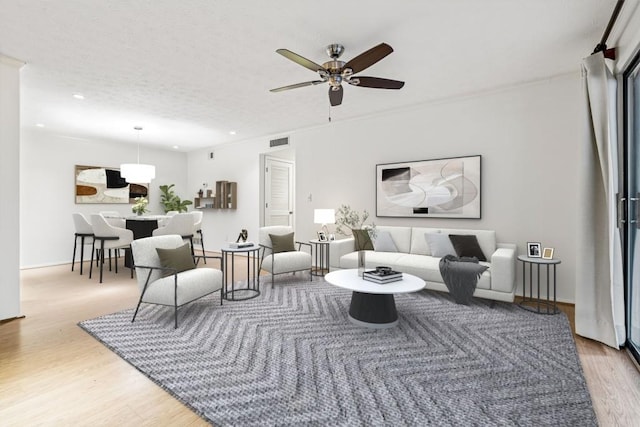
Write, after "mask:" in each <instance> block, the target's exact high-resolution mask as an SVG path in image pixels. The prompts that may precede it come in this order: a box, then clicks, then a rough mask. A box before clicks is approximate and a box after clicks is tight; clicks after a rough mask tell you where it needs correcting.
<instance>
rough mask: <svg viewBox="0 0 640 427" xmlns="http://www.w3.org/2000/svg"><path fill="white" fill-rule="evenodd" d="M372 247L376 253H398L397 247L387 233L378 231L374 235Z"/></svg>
mask: <svg viewBox="0 0 640 427" xmlns="http://www.w3.org/2000/svg"><path fill="white" fill-rule="evenodd" d="M373 247H374V248H375V250H376V252H398V247H397V246H396V244H395V242H394V241H393V237H391V233H389V232H388V231H383V230H380V231H378V232H377V233H376V237H375V240H374V241H373Z"/></svg>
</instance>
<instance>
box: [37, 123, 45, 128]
mask: <svg viewBox="0 0 640 427" xmlns="http://www.w3.org/2000/svg"><path fill="white" fill-rule="evenodd" d="M36 126H38V127H39V128H43V127H44V124H42V123H36Z"/></svg>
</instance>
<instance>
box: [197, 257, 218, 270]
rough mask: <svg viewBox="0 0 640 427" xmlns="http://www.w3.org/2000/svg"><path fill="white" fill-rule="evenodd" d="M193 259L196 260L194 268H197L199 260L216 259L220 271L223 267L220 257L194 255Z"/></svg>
mask: <svg viewBox="0 0 640 427" xmlns="http://www.w3.org/2000/svg"><path fill="white" fill-rule="evenodd" d="M194 258H195V260H196V266H198V263H199V262H200V260H201V259H217V260H219V261H220V270H222V268H223V267H224V265H223V263H222V256H221V255H196V256H194Z"/></svg>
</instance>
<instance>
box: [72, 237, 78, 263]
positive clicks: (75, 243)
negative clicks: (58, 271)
mask: <svg viewBox="0 0 640 427" xmlns="http://www.w3.org/2000/svg"><path fill="white" fill-rule="evenodd" d="M77 245H78V235H77V234H76V236H75V237H74V239H73V258H72V259H71V271H73V267H74V265H75V263H76V246H77Z"/></svg>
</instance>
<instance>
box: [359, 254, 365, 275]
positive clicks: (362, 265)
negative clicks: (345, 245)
mask: <svg viewBox="0 0 640 427" xmlns="http://www.w3.org/2000/svg"><path fill="white" fill-rule="evenodd" d="M366 256H367V251H358V276H360V277H362V276H363V275H364V269H365V263H366Z"/></svg>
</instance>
